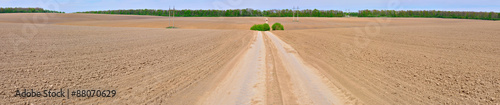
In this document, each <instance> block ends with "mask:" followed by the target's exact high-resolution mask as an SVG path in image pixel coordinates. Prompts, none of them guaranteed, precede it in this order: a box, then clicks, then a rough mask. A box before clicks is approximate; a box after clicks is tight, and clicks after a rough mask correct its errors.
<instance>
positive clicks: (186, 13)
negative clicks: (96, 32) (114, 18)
mask: <svg viewBox="0 0 500 105" xmlns="http://www.w3.org/2000/svg"><path fill="white" fill-rule="evenodd" d="M169 11H171V12H175V16H176V17H292V16H293V15H294V13H293V11H292V10H291V9H282V10H277V9H273V10H254V9H228V10H188V9H185V10H161V9H135V10H134V9H130V10H106V11H85V12H77V13H94V14H125V15H153V16H169ZM296 13H297V14H298V16H300V17H344V13H343V12H342V11H339V10H318V9H314V10H310V9H305V10H298V11H296ZM297 14H296V15H297ZM170 15H173V13H171V14H170Z"/></svg>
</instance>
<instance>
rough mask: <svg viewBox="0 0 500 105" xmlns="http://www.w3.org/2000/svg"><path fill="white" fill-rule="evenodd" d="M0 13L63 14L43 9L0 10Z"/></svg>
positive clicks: (9, 8)
mask: <svg viewBox="0 0 500 105" xmlns="http://www.w3.org/2000/svg"><path fill="white" fill-rule="evenodd" d="M0 13H64V12H60V11H52V10H45V9H43V8H19V7H16V8H11V7H8V8H0Z"/></svg>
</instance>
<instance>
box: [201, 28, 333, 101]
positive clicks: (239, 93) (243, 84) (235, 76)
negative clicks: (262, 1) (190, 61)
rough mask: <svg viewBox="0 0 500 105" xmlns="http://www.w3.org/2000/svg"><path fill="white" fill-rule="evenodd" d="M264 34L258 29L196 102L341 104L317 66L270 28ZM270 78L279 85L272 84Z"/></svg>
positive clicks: (330, 84) (331, 85)
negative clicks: (225, 73)
mask: <svg viewBox="0 0 500 105" xmlns="http://www.w3.org/2000/svg"><path fill="white" fill-rule="evenodd" d="M265 34H266V36H264V35H263V34H262V32H260V31H259V32H256V34H254V35H255V36H254V38H255V40H254V42H253V44H251V46H250V47H249V49H248V50H247V51H246V52H245V53H244V54H243V55H241V56H240V58H239V60H238V63H236V65H234V67H233V69H231V71H229V72H228V73H227V75H226V76H225V77H224V79H223V80H222V82H220V83H218V85H217V87H216V88H215V89H213V90H209V92H208V93H207V94H205V96H204V98H202V99H200V100H199V103H198V104H207V105H234V104H238V105H240V104H315V105H332V104H343V102H342V101H341V100H339V97H338V96H339V95H337V94H335V93H336V92H335V89H337V88H335V86H334V85H333V84H332V83H330V81H329V80H328V79H326V78H325V77H324V76H323V75H321V73H319V71H318V70H316V69H314V68H313V67H310V66H307V65H306V64H305V63H304V62H303V60H302V59H301V58H300V56H299V55H298V54H297V53H296V51H295V50H294V49H293V48H292V47H291V46H290V45H288V44H286V43H285V42H283V41H282V40H280V39H279V38H278V37H277V36H275V35H274V34H272V33H271V32H265ZM266 44H267V45H266ZM266 48H267V49H266ZM266 57H269V58H274V59H269V58H268V59H267V60H266ZM271 60H273V61H271ZM270 75H274V76H270ZM269 81H271V82H269ZM273 82H276V84H278V86H275V85H272V84H273ZM276 91H277V92H276ZM270 96H272V97H270ZM276 97H278V98H276Z"/></svg>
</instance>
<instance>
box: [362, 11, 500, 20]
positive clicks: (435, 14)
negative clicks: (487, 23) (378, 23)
mask: <svg viewBox="0 0 500 105" xmlns="http://www.w3.org/2000/svg"><path fill="white" fill-rule="evenodd" d="M358 17H426V18H456V19H481V20H500V13H495V12H466V11H465V12H464V11H436V10H417V11H412V10H398V11H396V10H360V11H359V15H358Z"/></svg>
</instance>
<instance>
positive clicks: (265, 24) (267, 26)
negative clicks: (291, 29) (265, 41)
mask: <svg viewBox="0 0 500 105" xmlns="http://www.w3.org/2000/svg"><path fill="white" fill-rule="evenodd" d="M262 30H264V31H269V30H271V27H269V24H267V23H264V24H262Z"/></svg>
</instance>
